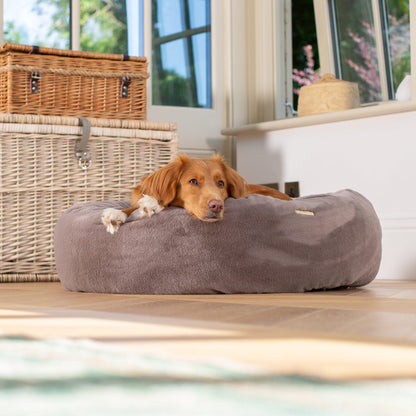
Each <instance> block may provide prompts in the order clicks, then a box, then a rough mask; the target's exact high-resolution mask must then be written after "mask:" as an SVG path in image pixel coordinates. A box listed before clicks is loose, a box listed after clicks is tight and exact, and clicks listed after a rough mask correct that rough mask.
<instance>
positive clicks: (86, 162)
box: [75, 117, 92, 170]
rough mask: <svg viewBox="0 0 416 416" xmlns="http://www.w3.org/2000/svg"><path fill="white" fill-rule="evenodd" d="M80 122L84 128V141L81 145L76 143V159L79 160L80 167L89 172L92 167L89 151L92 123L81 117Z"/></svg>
mask: <svg viewBox="0 0 416 416" xmlns="http://www.w3.org/2000/svg"><path fill="white" fill-rule="evenodd" d="M79 122H80V124H81V126H82V139H81V142H80V143H75V157H76V158H77V159H78V165H79V167H80V168H81V169H83V170H87V169H88V168H89V167H91V165H92V160H91V153H90V152H88V151H87V145H88V139H89V138H90V132H91V123H90V122H89V120H88V119H86V118H85V117H80V118H79Z"/></svg>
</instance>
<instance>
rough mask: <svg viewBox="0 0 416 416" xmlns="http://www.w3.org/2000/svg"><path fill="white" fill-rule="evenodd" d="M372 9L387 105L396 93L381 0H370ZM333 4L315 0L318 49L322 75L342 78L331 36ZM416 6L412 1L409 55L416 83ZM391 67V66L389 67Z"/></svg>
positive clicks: (414, 87)
mask: <svg viewBox="0 0 416 416" xmlns="http://www.w3.org/2000/svg"><path fill="white" fill-rule="evenodd" d="M371 1H372V9H373V18H374V30H375V34H376V39H375V40H376V46H377V56H378V62H379V75H380V85H381V96H382V101H380V103H383V102H387V101H389V100H392V99H394V97H392V95H393V94H394V92H393V91H392V90H391V87H390V86H389V82H388V81H389V78H390V75H389V73H388V66H387V63H388V59H389V58H388V56H387V57H386V54H387V51H386V50H385V47H384V35H383V30H382V27H383V23H382V18H383V13H382V12H381V10H380V9H381V3H380V1H379V0H371ZM331 3H332V0H314V9H315V20H316V30H317V38H318V49H319V59H320V64H321V72H322V73H323V74H324V73H331V74H335V75H337V76H339V75H340V69H339V68H337V64H336V60H335V56H336V50H337V45H336V39H335V38H334V35H333V33H332V12H331ZM415 13H416V4H415V2H413V1H409V23H410V34H411V39H410V55H411V65H410V72H411V76H412V78H413V79H415V72H416V71H415V65H416V57H415V54H416V45H415V42H416V36H415V33H414V32H415V31H416V18H415ZM389 66H390V65H389ZM415 84H416V82H413V85H412V100H416V85H415Z"/></svg>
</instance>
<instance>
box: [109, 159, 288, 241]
mask: <svg viewBox="0 0 416 416" xmlns="http://www.w3.org/2000/svg"><path fill="white" fill-rule="evenodd" d="M250 194H259V195H266V196H271V197H273V198H278V199H282V200H287V201H289V200H291V198H290V197H289V196H288V195H286V194H283V193H282V192H279V191H277V190H276V189H273V188H269V187H267V186H263V185H250V184H248V183H247V182H246V181H245V180H244V179H243V178H242V177H241V176H240V175H239V174H238V173H237V172H236V171H235V170H234V169H232V168H230V167H229V166H227V165H226V164H225V162H224V160H223V159H222V158H221V157H220V156H218V155H217V156H214V157H212V158H211V159H191V158H189V157H188V156H186V155H181V156H179V157H177V158H176V159H175V160H174V161H173V162H171V163H169V164H168V165H166V166H165V167H163V168H161V169H159V170H157V171H156V172H154V173H152V174H151V175H149V176H146V177H145V178H143V179H142V181H141V184H140V185H138V186H137V187H136V188H134V190H133V194H132V203H131V206H130V207H129V208H127V209H123V210H117V209H114V208H107V209H106V210H104V212H103V214H102V218H101V219H102V222H103V224H104V225H105V226H106V229H107V231H108V232H109V233H111V234H114V233H115V232H116V231H117V230H118V229H119V227H120V225H121V224H123V223H124V222H126V219H127V218H128V216H129V215H130V214H131V213H132V212H134V211H136V210H139V211H138V214H139V217H151V216H152V215H154V214H157V213H159V212H160V211H162V210H164V209H165V208H167V207H168V206H177V207H182V208H185V209H186V210H187V211H188V212H189V214H191V215H192V216H193V217H195V218H197V219H199V220H201V221H206V222H216V221H220V220H222V219H223V216H224V202H225V200H226V199H227V198H228V197H232V198H245V197H246V196H248V195H250Z"/></svg>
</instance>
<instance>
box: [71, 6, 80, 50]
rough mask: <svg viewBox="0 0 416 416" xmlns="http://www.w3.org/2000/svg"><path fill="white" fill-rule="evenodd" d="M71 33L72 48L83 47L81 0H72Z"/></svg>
mask: <svg viewBox="0 0 416 416" xmlns="http://www.w3.org/2000/svg"><path fill="white" fill-rule="evenodd" d="M70 19H71V35H70V39H71V41H70V49H72V50H74V51H79V50H80V49H81V5H80V0H71V1H70Z"/></svg>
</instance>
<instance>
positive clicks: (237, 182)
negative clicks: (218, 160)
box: [224, 163, 247, 198]
mask: <svg viewBox="0 0 416 416" xmlns="http://www.w3.org/2000/svg"><path fill="white" fill-rule="evenodd" d="M224 169H225V177H226V180H227V187H228V189H227V190H228V195H229V196H232V197H233V198H244V197H246V196H247V182H246V181H245V180H244V179H243V178H242V177H241V176H240V175H239V174H238V173H237V172H236V171H235V170H234V169H232V168H230V167H229V166H227V165H226V164H225V163H224Z"/></svg>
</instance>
